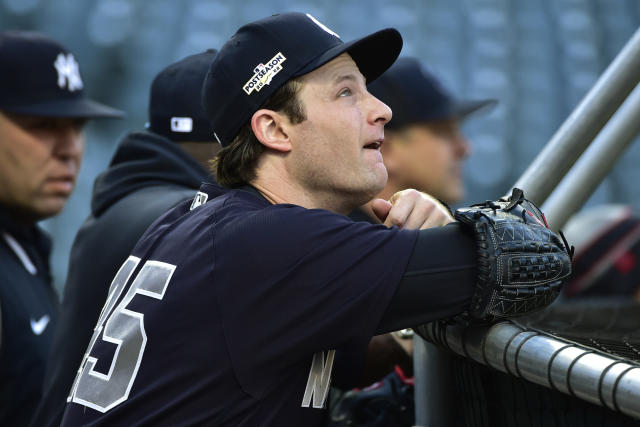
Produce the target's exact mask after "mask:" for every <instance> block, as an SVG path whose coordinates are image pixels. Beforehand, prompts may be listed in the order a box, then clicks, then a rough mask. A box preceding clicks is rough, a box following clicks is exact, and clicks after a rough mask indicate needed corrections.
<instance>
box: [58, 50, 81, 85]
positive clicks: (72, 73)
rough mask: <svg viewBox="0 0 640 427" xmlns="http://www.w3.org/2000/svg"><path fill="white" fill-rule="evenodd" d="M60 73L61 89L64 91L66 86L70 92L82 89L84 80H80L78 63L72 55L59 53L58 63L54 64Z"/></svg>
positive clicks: (59, 83)
mask: <svg viewBox="0 0 640 427" xmlns="http://www.w3.org/2000/svg"><path fill="white" fill-rule="evenodd" d="M53 66H54V67H56V71H57V72H58V86H59V87H60V89H64V88H65V86H66V87H67V90H69V92H73V91H74V90H79V89H82V87H83V86H82V79H81V78H80V71H79V69H78V63H77V62H76V59H75V58H74V57H73V55H72V54H70V53H67V54H66V55H65V54H64V53H59V54H58V57H57V58H56V62H54V63H53Z"/></svg>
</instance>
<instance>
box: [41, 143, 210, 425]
mask: <svg viewBox="0 0 640 427" xmlns="http://www.w3.org/2000/svg"><path fill="white" fill-rule="evenodd" d="M202 181H209V182H213V177H212V176H211V175H210V174H209V173H208V172H207V170H206V169H205V168H204V167H203V166H201V165H200V164H199V163H198V162H197V161H196V160H195V159H193V158H192V157H191V156H190V155H188V154H187V153H186V152H184V151H183V150H182V149H180V148H179V147H178V146H177V145H176V144H175V143H173V142H171V141H170V140H168V139H165V138H164V137H161V136H159V135H156V134H152V133H147V132H142V133H130V134H128V135H127V136H125V138H124V140H123V141H122V142H121V143H120V145H119V147H118V149H117V150H116V153H115V154H114V157H113V159H112V161H111V164H110V165H109V168H108V169H107V170H106V171H105V172H104V173H102V174H101V175H100V176H98V178H97V179H96V181H95V184H94V189H93V197H92V200H91V215H90V216H89V218H87V220H86V221H85V222H84V224H83V225H82V227H81V228H80V230H79V231H78V234H77V235H76V238H75V241H74V243H73V247H72V249H71V257H70V261H69V272H68V275H67V282H66V285H65V289H64V296H63V302H62V309H61V315H60V324H59V327H58V330H57V332H56V334H55V337H54V340H53V346H52V349H51V354H50V358H49V363H48V365H47V373H46V377H45V382H44V388H43V396H44V398H43V399H42V401H41V402H40V405H39V407H38V410H37V412H36V414H35V417H34V419H33V420H32V425H34V426H45V425H56V426H57V425H59V424H60V421H61V419H62V414H63V412H64V408H65V405H66V398H67V396H68V395H69V391H70V389H71V386H72V383H73V381H74V379H75V376H76V371H77V369H78V367H79V366H80V363H81V361H82V357H83V354H84V352H85V350H86V349H87V345H88V343H89V339H90V338H91V335H92V333H93V328H94V327H95V324H96V322H97V319H98V316H99V314H100V310H101V309H102V306H103V304H104V302H105V300H106V296H107V292H108V290H109V285H110V284H111V280H112V279H113V277H114V276H115V274H116V272H117V270H118V268H119V267H120V265H121V264H122V263H123V262H124V260H125V259H126V258H127V256H128V255H129V253H130V251H131V250H132V249H133V247H134V245H135V243H136V242H137V241H138V239H139V238H140V236H141V235H142V234H143V232H144V231H145V230H146V229H147V227H148V226H149V225H150V224H151V223H152V222H153V221H154V220H155V219H157V218H158V217H159V216H160V215H161V214H163V213H164V212H166V211H167V210H169V209H170V208H172V207H173V206H175V205H177V204H178V203H180V202H182V201H184V200H187V199H191V198H193V196H194V195H195V193H196V191H197V189H198V188H199V186H200V183H201V182H202Z"/></svg>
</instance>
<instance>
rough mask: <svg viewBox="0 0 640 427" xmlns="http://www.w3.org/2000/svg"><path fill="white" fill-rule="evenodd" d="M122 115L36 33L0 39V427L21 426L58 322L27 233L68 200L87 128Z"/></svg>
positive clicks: (45, 243)
mask: <svg viewBox="0 0 640 427" xmlns="http://www.w3.org/2000/svg"><path fill="white" fill-rule="evenodd" d="M121 115H122V113H121V112H120V111H117V110H115V109H112V108H110V107H107V106H105V105H102V104H99V103H97V102H95V101H92V100H90V99H88V98H87V97H86V95H85V92H84V88H83V82H82V78H81V76H80V71H79V66H78V63H77V61H76V59H75V58H74V56H73V54H72V53H71V52H69V51H68V50H67V49H66V48H64V47H63V46H62V45H60V44H59V43H58V42H56V41H54V40H52V39H50V38H48V37H46V36H44V35H41V34H37V33H31V32H19V31H5V32H0V183H1V184H0V425H2V426H22V425H26V424H27V423H28V421H29V418H30V417H31V415H32V414H33V409H34V408H35V405H36V404H37V403H38V400H39V398H40V390H41V386H42V379H43V377H44V371H45V363H46V359H47V354H48V351H49V347H50V345H51V340H52V337H53V333H54V330H55V328H56V324H57V321H58V300H57V296H56V295H55V292H54V290H53V288H52V286H51V277H50V273H49V252H50V248H51V242H50V240H49V237H48V236H47V235H45V233H44V232H43V231H42V230H41V229H40V228H39V227H38V226H37V225H36V223H37V222H38V221H40V220H42V219H45V218H49V217H52V216H54V215H57V214H58V213H59V212H60V211H61V210H62V208H63V207H64V205H65V203H66V201H67V199H68V198H69V196H70V195H71V193H72V191H73V189H74V186H75V181H76V178H77V176H78V172H79V169H80V163H81V160H82V154H83V150H84V137H83V132H82V129H83V126H84V124H85V123H86V121H87V120H88V119H94V118H116V117H121Z"/></svg>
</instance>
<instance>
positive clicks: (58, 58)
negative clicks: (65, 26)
mask: <svg viewBox="0 0 640 427" xmlns="http://www.w3.org/2000/svg"><path fill="white" fill-rule="evenodd" d="M0 111H6V112H9V113H17V114H30V115H33V116H46V117H78V118H87V119H90V118H102V117H104V118H109V117H112V118H119V117H122V116H123V113H122V111H119V110H116V109H114V108H111V107H108V106H106V105H103V104H100V103H98V102H96V101H92V100H90V99H88V98H87V97H86V96H85V93H84V85H83V83H82V78H81V76H80V70H79V67H78V62H77V61H76V59H75V58H74V56H73V54H72V53H71V52H69V51H68V50H67V49H65V48H64V47H63V46H62V45H60V44H59V43H57V42H56V41H54V40H52V39H50V38H48V37H46V36H44V35H42V34H38V33H32V32H23V31H5V32H0Z"/></svg>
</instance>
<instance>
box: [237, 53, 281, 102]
mask: <svg viewBox="0 0 640 427" xmlns="http://www.w3.org/2000/svg"><path fill="white" fill-rule="evenodd" d="M286 60H287V58H286V57H285V56H284V55H283V54H282V52H278V53H276V54H275V56H274V57H273V58H271V59H270V60H269V61H267V63H266V64H262V63H260V64H258V65H257V66H256V68H254V69H253V73H254V74H253V76H252V77H251V78H250V79H249V81H247V82H246V83H245V84H244V87H243V89H244V91H245V92H246V94H247V95H251V92H253V91H254V90H255V91H256V92H260V89H262V88H263V87H264V85H268V84H269V83H271V80H273V78H274V77H275V75H276V74H278V73H279V72H280V71H281V70H282V63H283V62H284V61H286Z"/></svg>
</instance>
